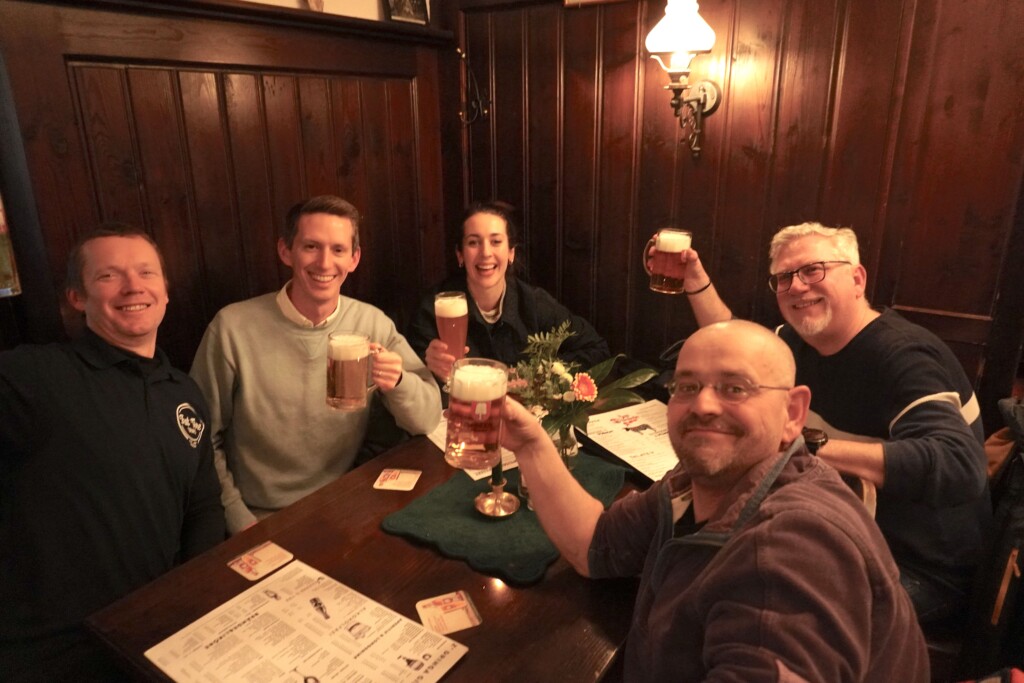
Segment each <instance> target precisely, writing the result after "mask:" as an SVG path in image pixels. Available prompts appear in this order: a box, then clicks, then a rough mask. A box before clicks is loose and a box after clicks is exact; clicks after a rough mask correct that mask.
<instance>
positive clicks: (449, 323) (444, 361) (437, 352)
mask: <svg viewBox="0 0 1024 683" xmlns="http://www.w3.org/2000/svg"><path fill="white" fill-rule="evenodd" d="M434 317H435V319H436V320H437V336H438V337H439V338H440V340H441V341H442V342H443V343H444V344H445V346H446V347H447V348H446V349H445V350H443V351H442V350H441V349H440V348H439V346H438V345H437V344H435V343H434V342H431V343H430V346H428V347H427V354H426V360H427V367H428V368H430V371H431V372H433V373H434V374H435V375H437V376H438V377H440V378H442V379H444V380H445V384H444V390H445V391H448V390H449V389H450V387H451V384H450V382H451V372H452V364H454V363H455V361H457V360H459V359H460V358H462V357H463V355H464V354H465V352H466V333H467V331H468V329H469V306H468V304H467V303H466V295H465V293H464V292H440V293H438V294H436V295H435V296H434ZM449 359H450V360H449Z"/></svg>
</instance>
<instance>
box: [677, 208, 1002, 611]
mask: <svg viewBox="0 0 1024 683" xmlns="http://www.w3.org/2000/svg"><path fill="white" fill-rule="evenodd" d="M768 255H769V258H770V259H771V271H770V272H771V275H770V277H769V279H768V286H769V288H770V289H771V290H772V291H773V292H774V293H775V297H776V300H777V301H778V304H779V311H780V312H781V313H782V317H783V319H785V321H786V324H784V325H782V326H780V327H779V329H778V330H777V333H778V335H779V336H780V337H781V338H782V339H783V340H784V341H785V342H786V344H788V345H789V347H790V349H791V350H792V352H793V355H794V357H795V358H796V366H797V375H796V380H797V383H798V384H803V385H807V386H809V387H810V388H811V392H812V394H813V396H814V399H813V401H812V403H811V410H810V413H809V416H808V420H807V426H808V427H810V428H814V429H817V430H822V431H821V432H819V433H823V435H824V436H823V438H821V439H820V440H819V441H818V443H819V444H820V445H819V446H818V448H817V449H816V452H817V455H818V456H820V457H821V458H822V459H823V460H825V461H826V462H828V463H829V464H830V465H832V466H833V467H835V468H836V469H837V470H839V471H840V472H842V473H844V474H847V475H851V476H856V477H860V478H861V479H863V480H865V481H868V482H871V483H872V484H874V485H875V487H876V488H877V491H878V503H877V514H876V521H877V522H878V525H879V527H880V528H881V529H882V533H883V535H884V536H885V538H886V540H887V541H888V543H889V547H890V549H891V550H892V553H893V556H894V557H895V558H896V563H897V564H898V565H899V567H900V580H901V582H902V583H903V585H904V587H905V588H906V589H907V591H908V592H909V593H910V597H911V599H912V601H913V603H914V607H915V609H916V610H917V614H918V619H919V620H920V621H921V622H922V624H927V623H929V622H933V621H936V620H939V619H942V618H944V617H951V616H953V615H956V614H958V612H960V611H961V610H962V609H963V608H964V607H965V604H966V601H967V595H968V592H969V590H970V582H971V580H972V578H973V574H974V569H975V566H976V562H977V559H978V558H979V557H980V556H981V555H982V554H983V552H984V549H983V537H984V533H985V530H986V528H987V526H988V524H989V523H990V520H991V508H990V503H989V496H988V485H987V475H986V459H985V453H984V450H983V443H984V435H983V433H982V425H981V416H980V410H979V406H978V400H977V398H976V397H975V395H974V390H973V387H972V386H971V383H970V381H969V380H968V379H967V376H966V375H965V373H964V371H963V369H962V367H961V365H960V363H959V362H958V361H957V359H956V357H955V356H954V355H953V353H952V352H951V351H950V350H949V348H948V347H947V346H946V345H945V344H944V343H943V342H942V341H941V340H940V339H939V338H938V337H936V336H935V335H934V334H932V333H931V332H929V331H928V330H926V329H924V328H923V327H920V326H918V325H914V324H913V323H910V322H908V321H907V320H905V319H904V318H903V317H901V316H900V315H899V314H898V313H896V312H895V311H893V310H892V309H889V308H884V307H883V308H881V309H875V308H873V307H872V306H871V304H870V303H869V302H868V300H867V298H866V297H865V289H866V284H867V271H866V270H865V269H864V266H863V265H862V264H861V262H860V254H859V250H858V246H857V236H856V235H855V234H854V232H853V231H852V230H850V229H848V228H829V227H825V226H823V225H821V224H820V223H804V224H801V225H795V226H790V227H787V228H783V229H782V230H780V231H779V232H778V233H776V235H775V236H774V238H773V239H772V242H771V246H770V248H769V253H768ZM681 259H682V261H683V263H684V264H685V273H686V275H685V283H684V288H685V290H686V291H688V292H694V294H693V295H691V296H688V297H687V299H688V300H689V302H690V304H691V306H692V307H693V311H694V314H695V316H696V318H697V322H698V324H699V325H701V326H702V327H703V326H705V325H709V324H712V323H715V322H718V321H723V320H729V319H730V318H732V312H731V311H730V310H729V308H728V307H727V306H726V305H725V303H724V302H723V301H722V299H721V298H720V297H719V296H718V293H717V292H716V291H715V288H714V286H708V285H709V283H710V277H709V276H708V274H707V272H706V271H705V270H704V267H703V265H702V264H701V261H700V257H699V255H698V254H697V252H696V251H694V250H692V249H691V250H687V251H684V252H683V253H682V255H681Z"/></svg>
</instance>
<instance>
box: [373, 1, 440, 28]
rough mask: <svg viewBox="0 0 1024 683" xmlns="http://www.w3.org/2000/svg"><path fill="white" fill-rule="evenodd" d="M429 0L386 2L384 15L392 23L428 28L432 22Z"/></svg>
mask: <svg viewBox="0 0 1024 683" xmlns="http://www.w3.org/2000/svg"><path fill="white" fill-rule="evenodd" d="M429 5H430V2H429V0H384V13H385V14H386V15H387V17H388V19H390V20H391V21H404V22H407V23H410V24H421V25H423V26H426V25H427V24H428V23H429V22H430V7H429Z"/></svg>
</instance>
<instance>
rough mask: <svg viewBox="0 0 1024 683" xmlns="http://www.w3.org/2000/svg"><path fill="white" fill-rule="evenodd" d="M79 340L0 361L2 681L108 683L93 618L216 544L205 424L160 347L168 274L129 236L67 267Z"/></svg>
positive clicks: (94, 240) (195, 392)
mask: <svg viewBox="0 0 1024 683" xmlns="http://www.w3.org/2000/svg"><path fill="white" fill-rule="evenodd" d="M67 297H68V301H69V303H70V304H71V305H72V306H73V307H74V308H75V309H76V310H78V311H81V312H84V314H85V322H86V330H85V332H84V334H83V335H82V337H81V338H79V339H77V340H76V341H74V342H72V343H70V344H51V345H47V346H22V347H19V348H17V349H15V350H13V351H8V352H5V353H2V354H0V606H2V607H0V680H4V681H26V680H33V681H34V680H46V681H56V680H75V681H82V680H104V681H106V680H116V679H117V677H118V673H117V671H116V669H115V668H113V667H112V666H111V664H110V662H109V661H108V660H107V659H106V658H105V657H104V655H103V654H102V653H101V652H100V651H99V650H98V649H97V648H96V647H95V646H94V645H93V644H92V643H91V641H89V639H88V638H87V636H86V633H85V631H84V628H83V625H82V622H83V620H84V619H85V618H86V617H87V616H89V614H91V613H92V612H94V611H96V610H98V609H100V608H102V607H104V606H106V605H108V604H110V603H112V602H114V601H115V600H117V599H118V598H120V597H121V596H123V595H125V594H127V593H129V592H130V591H132V590H133V589H135V588H137V587H139V586H141V585H143V584H145V583H147V582H149V581H151V580H152V579H154V578H156V577H157V576H159V575H160V574H162V573H164V572H166V571H167V570H169V569H170V568H172V567H173V566H175V565H176V564H178V563H180V562H182V561H184V560H186V559H188V558H191V557H193V556H195V555H198V554H199V553H201V552H203V551H204V550H206V549H208V548H210V547H212V546H213V545H215V544H216V543H218V542H219V541H220V540H222V539H223V538H224V533H225V530H224V511H223V509H222V507H221V504H220V486H219V484H218V481H217V475H216V472H215V471H214V467H213V453H212V450H211V447H210V436H209V434H208V433H207V432H206V425H207V423H208V421H207V411H206V404H205V403H204V401H203V397H202V394H201V393H200V392H199V389H198V388H197V387H196V386H195V384H194V383H193V382H192V380H191V379H189V377H188V375H186V374H185V373H183V372H179V371H178V370H176V369H174V368H172V367H171V366H170V364H169V363H168V360H167V357H166V356H165V355H164V353H163V352H162V351H160V350H159V349H157V348H156V336H157V328H158V327H159V325H160V322H161V321H162V320H163V317H164V313H165V311H166V307H167V301H168V299H167V282H166V280H165V278H164V273H163V259H162V257H161V255H160V254H159V252H158V250H157V247H156V244H155V243H154V242H153V240H152V239H151V238H150V237H149V236H148V235H146V234H145V233H143V232H141V231H139V230H137V229H135V228H131V227H129V226H123V225H112V226H105V227H104V228H101V229H100V230H98V231H96V232H94V233H92V234H90V235H88V236H86V237H85V238H84V239H83V240H81V241H80V242H79V244H78V245H77V246H76V247H75V249H74V251H72V253H71V256H70V258H69V265H68V291H67Z"/></svg>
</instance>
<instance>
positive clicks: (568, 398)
mask: <svg viewBox="0 0 1024 683" xmlns="http://www.w3.org/2000/svg"><path fill="white" fill-rule="evenodd" d="M562 400H563V401H565V402H566V403H572V402H573V401H575V400H576V392H574V391H572V390H569V391H567V392H565V393H564V394H562Z"/></svg>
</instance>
